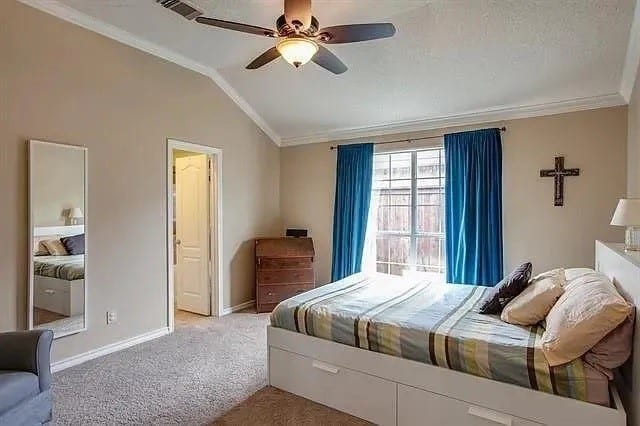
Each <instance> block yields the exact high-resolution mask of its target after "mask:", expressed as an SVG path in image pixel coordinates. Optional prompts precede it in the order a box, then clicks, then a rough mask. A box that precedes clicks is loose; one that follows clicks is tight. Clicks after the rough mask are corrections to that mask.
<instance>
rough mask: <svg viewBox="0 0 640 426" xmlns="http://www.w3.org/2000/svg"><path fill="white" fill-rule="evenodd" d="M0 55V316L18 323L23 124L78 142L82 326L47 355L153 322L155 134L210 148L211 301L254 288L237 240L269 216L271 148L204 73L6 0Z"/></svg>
mask: <svg viewBox="0 0 640 426" xmlns="http://www.w3.org/2000/svg"><path fill="white" fill-rule="evenodd" d="M0 57H1V58H2V65H1V66H0V91H1V93H0V119H1V120H2V122H1V123H0V199H1V200H2V202H0V217H1V218H2V225H1V226H0V241H2V244H0V330H10V329H15V328H23V327H24V326H25V319H26V305H27V296H26V294H27V253H28V252H27V250H28V246H29V245H28V242H27V235H28V233H27V223H28V220H27V217H28V216H27V176H28V167H27V143H26V141H27V140H28V139H32V138H35V139H41V140H51V141H59V142H66V143H70V144H77V145H84V146H86V147H88V158H89V166H88V185H89V195H88V229H87V238H88V251H89V253H90V259H89V262H88V270H87V280H88V309H87V311H88V315H89V317H88V327H89V329H88V331H87V332H84V333H80V334H78V335H74V336H71V337H66V338H63V339H61V340H58V341H56V343H55V344H54V359H60V358H64V357H67V356H70V355H74V354H78V353H82V352H85V351H87V350H89V349H93V348H96V347H100V346H103V345H106V344H109V343H112V342H115V341H118V340H122V339H125V338H128V337H132V336H136V335H139V334H141V333H144V332H148V331H151V330H156V329H159V328H161V327H164V326H166V317H165V310H166V303H167V298H166V286H167V274H166V261H167V259H166V231H165V230H166V220H167V218H166V205H165V203H166V194H167V188H166V146H167V142H166V139H167V138H168V137H170V138H175V139H180V140H185V141H190V142H194V143H200V144H205V145H209V146H214V147H218V148H221V149H222V150H223V155H224V159H223V176H222V178H223V188H224V189H223V192H224V193H223V209H224V210H223V220H224V233H223V234H224V236H223V237H224V243H223V248H222V250H223V259H224V271H223V273H224V277H225V282H224V304H225V306H232V305H236V304H239V303H242V302H245V301H247V300H250V299H252V298H253V297H254V296H253V292H254V290H253V269H254V268H253V249H252V247H253V245H252V243H251V240H252V239H253V238H255V237H257V236H268V235H274V233H278V232H279V231H280V230H281V229H282V226H281V223H280V220H279V204H278V200H279V174H280V166H279V149H278V148H277V147H276V146H275V145H274V144H273V142H271V140H269V139H268V138H267V137H266V136H265V135H264V134H263V133H262V132H261V131H260V130H259V129H258V128H257V127H256V125H255V124H254V123H253V122H252V121H251V120H250V119H249V118H248V117H247V116H246V115H245V114H244V113H243V112H242V111H241V110H240V109H239V108H238V107H236V105H235V104H234V103H233V102H232V101H231V100H230V99H229V98H228V97H227V96H226V95H225V94H224V93H223V92H222V91H221V90H220V89H219V88H217V87H216V86H215V85H214V84H213V83H212V81H211V80H210V79H208V78H206V77H203V76H201V75H198V74H195V73H193V72H191V71H188V70H186V69H183V68H181V67H179V66H177V65H174V64H170V63H168V62H165V61H163V60H161V59H158V58H156V57H153V56H150V55H147V54H145V53H142V52H140V51H138V50H135V49H132V48H130V47H127V46H125V45H122V44H119V43H117V42H115V41H113V40H110V39H107V38H104V37H102V36H100V35H97V34H95V33H92V32H89V31H86V30H84V29H81V28H80V27H77V26H74V25H71V24H69V23H66V22H63V21H61V20H58V19H56V18H54V17H51V16H49V15H46V14H44V13H41V12H38V11H36V10H34V9H31V8H29V7H27V6H25V5H22V4H20V3H17V2H15V1H6V2H3V9H2V13H0ZM247 164H251V167H246V165H247ZM107 310H116V311H117V312H118V322H116V323H115V324H113V325H109V326H107V325H106V321H105V313H106V311H107Z"/></svg>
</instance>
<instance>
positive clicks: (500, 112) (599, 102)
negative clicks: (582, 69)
mask: <svg viewBox="0 0 640 426" xmlns="http://www.w3.org/2000/svg"><path fill="white" fill-rule="evenodd" d="M626 103H627V102H626V101H625V99H624V98H623V97H622V96H621V95H620V94H619V93H613V94H609V95H603V96H594V97H588V98H579V99H573V100H569V101H561V102H550V103H546V104H537V105H521V106H515V107H503V108H490V109H485V110H479V111H474V112H469V113H463V114H455V115H447V116H441V117H435V118H427V119H423V120H414V121H400V122H391V123H387V124H382V125H376V126H368V127H354V128H344V129H339V130H334V131H329V132H326V133H318V134H315V135H310V136H300V137H292V138H283V139H282V141H281V146H283V147H285V146H295V145H305V144H311V143H320V142H330V141H339V140H348V139H359V138H368V137H376V136H385V135H391V134H398V133H411V132H421V131H426V130H435V129H442V128H447V127H458V126H469V125H474V124H482V123H490V122H495V121H504V120H515V119H518V118H530V117H541V116H545V115H554V114H562V113H566V112H573V111H584V110H589V109H596V108H607V107H613V106H620V105H626Z"/></svg>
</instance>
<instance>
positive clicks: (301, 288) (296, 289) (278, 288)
mask: <svg viewBox="0 0 640 426" xmlns="http://www.w3.org/2000/svg"><path fill="white" fill-rule="evenodd" d="M309 290H313V285H311V284H304V285H297V284H292V285H268V286H259V287H258V298H259V300H260V303H261V304H264V303H280V302H281V301H282V300H285V299H288V298H290V297H293V296H295V295H296V294H300V293H304V292H305V291H309Z"/></svg>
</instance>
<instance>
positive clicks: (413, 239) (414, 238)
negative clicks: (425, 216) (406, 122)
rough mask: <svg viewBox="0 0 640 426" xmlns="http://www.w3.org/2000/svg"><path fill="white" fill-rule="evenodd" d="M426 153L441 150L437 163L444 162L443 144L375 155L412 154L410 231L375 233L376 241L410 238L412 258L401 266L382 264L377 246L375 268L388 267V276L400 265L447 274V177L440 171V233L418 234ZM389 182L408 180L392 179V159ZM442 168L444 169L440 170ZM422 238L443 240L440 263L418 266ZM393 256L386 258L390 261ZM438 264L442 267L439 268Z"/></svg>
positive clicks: (440, 247) (439, 249)
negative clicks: (420, 171)
mask: <svg viewBox="0 0 640 426" xmlns="http://www.w3.org/2000/svg"><path fill="white" fill-rule="evenodd" d="M424 151H438V164H440V165H442V163H443V161H444V149H443V146H442V145H435V146H429V147H423V148H422V147H421V148H417V149H410V150H409V149H407V150H398V151H389V152H385V151H382V152H376V153H375V154H374V155H393V154H405V153H409V154H411V177H410V179H411V191H410V194H411V205H410V229H409V232H404V231H381V230H378V229H376V232H375V234H376V235H375V239H376V240H377V238H378V236H379V235H382V236H394V237H406V238H409V256H408V259H407V260H408V263H399V262H381V261H378V260H377V244H376V260H375V264H376V269H377V267H378V265H379V264H382V265H386V271H387V273H388V272H389V271H390V268H391V266H392V265H397V266H404V267H406V269H407V270H408V271H412V272H415V271H416V270H417V268H418V267H422V268H424V269H427V271H420V272H427V273H435V274H441V275H444V273H445V264H444V262H443V260H444V254H445V253H444V238H445V225H444V185H445V182H444V179H445V176H444V175H443V173H441V172H439V173H438V177H437V178H438V187H439V188H440V193H441V194H442V198H441V200H442V209H443V212H442V220H441V222H440V224H439V232H423V231H418V223H417V217H418V214H417V213H418V167H417V166H418V153H419V152H424ZM389 162H390V163H389V179H388V180H387V181H389V182H392V181H402V180H408V179H406V178H396V179H392V178H391V157H389ZM440 169H441V168H440ZM374 180H375V174H374ZM373 191H374V192H376V191H381V190H379V189H373ZM420 237H431V238H437V239H438V240H440V241H442V243H439V244H438V263H437V264H436V265H422V264H420V265H419V264H418V263H417V261H418V247H417V242H418V238H420ZM389 257H390V254H389V256H387V258H389ZM438 264H439V265H440V266H438Z"/></svg>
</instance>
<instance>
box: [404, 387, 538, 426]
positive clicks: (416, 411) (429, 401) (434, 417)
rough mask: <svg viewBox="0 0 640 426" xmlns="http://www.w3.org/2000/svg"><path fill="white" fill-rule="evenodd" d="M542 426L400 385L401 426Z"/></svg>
mask: <svg viewBox="0 0 640 426" xmlns="http://www.w3.org/2000/svg"><path fill="white" fill-rule="evenodd" d="M418 425H419V426H425V425H426V426H432V425H433V426H440V425H465V426H502V425H504V426H542V425H541V424H540V423H536V422H533V421H530V420H526V419H522V418H520V417H515V416H512V415H509V414H506V413H502V412H500V411H495V410H490V409H488V408H484V407H481V406H478V405H474V404H470V403H468V402H465V401H460V400H458V399H453V398H449V397H446V396H443V395H438V394H435V393H431V392H427V391H423V390H421V389H416V388H413V387H410V386H404V385H398V426H418Z"/></svg>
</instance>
